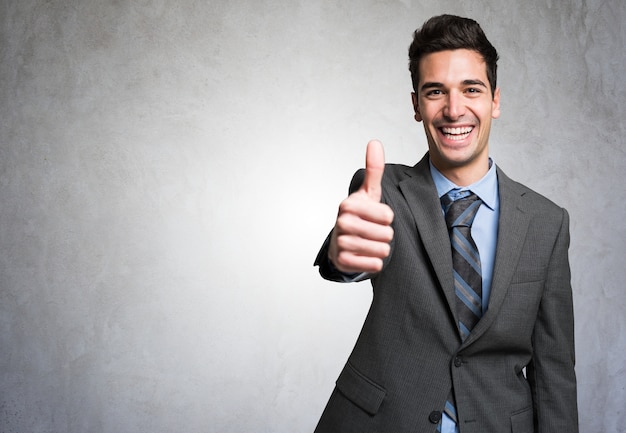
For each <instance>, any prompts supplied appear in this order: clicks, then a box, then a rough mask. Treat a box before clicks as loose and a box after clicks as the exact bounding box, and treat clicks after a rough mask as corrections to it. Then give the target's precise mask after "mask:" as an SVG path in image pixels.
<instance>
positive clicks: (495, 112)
mask: <svg viewBox="0 0 626 433" xmlns="http://www.w3.org/2000/svg"><path fill="white" fill-rule="evenodd" d="M491 117H492V118H494V119H497V118H498V117H500V88H499V87H496V90H495V91H494V92H493V103H492V105H491Z"/></svg>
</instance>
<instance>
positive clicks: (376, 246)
mask: <svg viewBox="0 0 626 433" xmlns="http://www.w3.org/2000/svg"><path fill="white" fill-rule="evenodd" d="M384 170H385V155H384V152H383V145H382V144H381V143H380V142H379V141H376V140H373V141H370V142H369V143H368V144H367V153H366V156H365V179H364V181H363V184H362V185H361V187H360V188H359V189H358V190H357V191H355V192H354V193H352V194H350V196H349V197H348V198H346V199H345V200H344V201H342V202H341V204H340V205H339V213H338V215H337V221H336V222H335V228H334V230H333V233H332V236H331V239H330V246H329V250H328V257H329V259H330V261H331V262H332V263H333V265H334V266H335V267H336V268H337V269H338V270H340V271H341V272H344V273H357V272H368V273H376V272H379V271H380V270H381V269H382V267H383V259H384V258H385V257H387V256H388V255H389V253H390V250H391V247H390V245H389V243H390V242H391V240H392V239H393V229H392V228H391V222H392V221H393V211H392V210H391V208H390V207H389V206H387V205H386V204H384V203H381V202H380V199H381V196H382V185H381V183H382V179H383V172H384Z"/></svg>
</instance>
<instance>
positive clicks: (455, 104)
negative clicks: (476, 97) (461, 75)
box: [443, 92, 465, 120]
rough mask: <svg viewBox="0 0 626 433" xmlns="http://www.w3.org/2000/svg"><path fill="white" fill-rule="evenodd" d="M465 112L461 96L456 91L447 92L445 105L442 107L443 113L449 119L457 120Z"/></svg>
mask: <svg viewBox="0 0 626 433" xmlns="http://www.w3.org/2000/svg"><path fill="white" fill-rule="evenodd" d="M464 114H465V105H464V104H463V97H462V95H459V94H458V93H457V92H450V93H448V97H447V100H446V106H445V107H444V109H443V115H444V116H445V117H447V118H448V119H450V120H457V119H459V118H460V117H462V116H463V115H464Z"/></svg>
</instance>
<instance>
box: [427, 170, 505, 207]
mask: <svg viewBox="0 0 626 433" xmlns="http://www.w3.org/2000/svg"><path fill="white" fill-rule="evenodd" d="M429 164H430V174H431V176H432V178H433V181H434V182H435V187H436V188H437V194H438V196H439V198H441V197H442V196H443V195H445V194H447V193H448V192H450V191H452V190H457V191H465V190H469V191H472V192H473V193H474V194H476V195H477V196H478V197H480V199H481V200H482V202H483V203H484V204H485V205H486V206H487V207H488V208H490V209H492V210H494V209H495V208H496V205H497V200H498V176H497V174H496V165H495V164H494V163H493V161H492V160H491V158H489V171H487V174H485V175H484V176H483V177H482V178H481V179H480V180H478V181H477V182H474V183H473V184H471V185H468V186H466V187H460V186H458V185H456V184H455V183H454V182H451V181H450V180H449V179H448V178H447V177H445V176H444V175H443V174H441V172H440V171H439V170H437V169H436V168H435V166H434V165H433V163H432V162H431V161H430V160H429Z"/></svg>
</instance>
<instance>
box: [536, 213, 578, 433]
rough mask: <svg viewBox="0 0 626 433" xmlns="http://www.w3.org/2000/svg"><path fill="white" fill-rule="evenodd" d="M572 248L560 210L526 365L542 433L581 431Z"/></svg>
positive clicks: (572, 432)
mask: <svg viewBox="0 0 626 433" xmlns="http://www.w3.org/2000/svg"><path fill="white" fill-rule="evenodd" d="M568 248H569V216H568V214H567V211H566V210H565V209H562V220H561V227H560V231H559V233H558V236H557V239H556V242H555V244H554V249H553V252H552V256H551V258H550V263H549V266H548V271H547V277H546V282H545V287H544V291H543V296H542V299H541V304H540V306H539V312H538V315H537V321H536V324H535V329H534V331H533V359H532V362H531V363H530V364H529V365H528V367H527V375H528V380H529V382H530V384H531V388H532V392H533V404H534V406H535V416H536V419H535V423H536V427H537V428H536V431H537V432H538V433H550V432H555V431H563V432H565V431H566V432H570V433H577V432H578V409H577V402H576V375H575V372H574V364H575V353H574V313H573V302H572V288H571V283H570V280H571V275H570V266H569V259H568Z"/></svg>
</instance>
